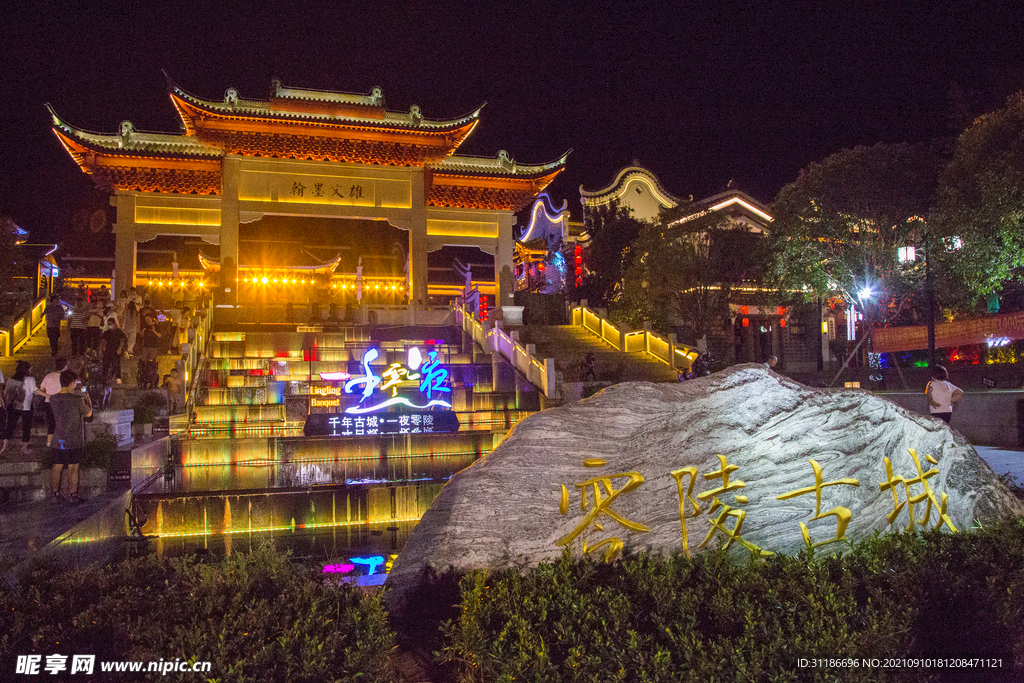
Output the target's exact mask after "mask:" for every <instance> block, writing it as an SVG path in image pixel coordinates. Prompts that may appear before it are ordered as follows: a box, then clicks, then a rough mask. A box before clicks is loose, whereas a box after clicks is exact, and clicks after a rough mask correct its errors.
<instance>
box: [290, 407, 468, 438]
mask: <svg viewBox="0 0 1024 683" xmlns="http://www.w3.org/2000/svg"><path fill="white" fill-rule="evenodd" d="M457 431H459V416H458V415H456V414H455V413H454V412H452V411H450V410H431V411H426V412H396V413H376V414H373V415H349V414H346V413H314V414H312V415H308V416H307V417H306V425H305V427H304V428H303V433H304V434H305V435H306V436H382V435H391V434H442V433H446V432H457Z"/></svg>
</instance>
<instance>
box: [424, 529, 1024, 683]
mask: <svg viewBox="0 0 1024 683" xmlns="http://www.w3.org/2000/svg"><path fill="white" fill-rule="evenodd" d="M1022 616H1024V524H1021V523H1020V522H1017V523H1007V524H1003V525H996V526H993V527H991V528H988V529H981V530H976V531H973V532H970V533H960V534H942V533H938V532H931V533H925V534H919V535H910V534H903V535H886V536H877V537H875V538H874V539H871V540H868V541H865V542H863V543H860V544H858V545H856V546H855V547H854V548H853V549H852V551H851V552H849V553H848V554H846V555H844V556H842V557H836V556H824V555H822V554H821V552H820V550H819V555H818V557H817V558H815V557H813V556H811V557H809V556H808V554H807V553H803V554H801V555H800V556H798V557H786V556H775V557H771V558H768V559H767V560H763V561H750V562H746V561H741V562H736V561H735V557H734V556H733V557H727V556H726V555H725V554H724V553H722V552H713V553H708V554H704V555H701V556H698V557H696V558H695V559H688V558H685V557H682V556H678V555H677V556H672V557H667V558H659V557H654V556H650V555H635V556H631V557H624V558H622V559H620V560H619V561H618V562H617V563H616V564H614V565H603V564H598V563H596V562H593V561H590V560H587V559H584V560H573V559H571V558H569V557H568V556H567V555H564V556H563V557H562V559H560V560H559V561H557V562H554V563H552V564H545V565H542V566H540V567H539V568H537V569H536V570H531V571H528V572H525V573H522V574H520V573H519V572H517V571H503V572H499V573H495V574H491V575H486V574H484V573H480V572H478V573H473V574H470V575H468V576H466V577H465V578H464V579H463V583H462V601H461V613H460V616H459V617H458V618H457V619H454V620H452V621H450V622H448V623H447V624H446V625H445V643H446V644H445V646H444V647H443V649H442V651H441V652H440V653H438V654H439V657H440V658H441V659H443V660H445V661H447V662H448V664H449V666H451V667H453V669H454V671H455V674H456V676H457V678H458V679H459V680H463V681H513V680H514V681H588V682H590V681H645V682H646V681H652V682H653V681H672V682H673V683H676V682H680V681H694V682H697V681H700V682H707V681H715V682H720V681H765V682H768V681H771V682H776V681H778V682H781V681H830V682H831V681H901V682H903V681H947V680H948V681H968V680H992V681H1009V680H1020V679H1021V678H1022V667H1021V665H1022V664H1024V625H1022ZM965 655H970V656H973V657H985V656H988V657H1002V660H1003V662H1002V667H1003V668H1002V669H1001V670H1000V669H995V670H992V669H989V670H981V669H957V670H952V669H940V668H937V667H932V668H922V667H907V668H888V669H887V668H884V666H880V667H876V668H864V667H863V666H861V667H856V668H839V667H834V668H829V669H821V668H818V669H814V668H810V667H807V668H800V667H799V666H798V664H799V660H800V659H801V658H803V659H808V660H813V659H822V658H826V659H827V658H832V659H843V658H856V660H858V662H863V660H864V659H868V660H870V659H878V660H882V661H883V662H884V660H885V659H886V658H900V659H905V658H914V657H952V656H965Z"/></svg>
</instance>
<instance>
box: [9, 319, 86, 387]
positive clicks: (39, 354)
mask: <svg viewBox="0 0 1024 683" xmlns="http://www.w3.org/2000/svg"><path fill="white" fill-rule="evenodd" d="M59 348H60V353H61V355H63V356H64V357H65V358H69V357H70V355H71V336H70V335H69V334H68V330H67V327H66V326H65V327H64V329H63V330H62V334H61V339H60V347H59ZM19 360H25V361H28V362H29V363H30V364H31V366H32V370H31V372H32V376H33V377H35V378H36V381H37V382H38V381H39V380H41V379H42V378H43V375H45V374H46V373H48V372H50V371H51V370H53V360H52V359H51V358H50V340H49V339H48V338H47V336H46V328H42V329H40V330H39V332H38V333H37V334H35V335H33V336H31V337H29V339H28V341H26V342H25V343H24V344H23V345H22V346H21V348H20V349H18V351H17V352H16V353H14V354H13V355H11V356H2V357H0V371H2V372H3V373H4V378H5V379H6V378H8V377H10V376H11V375H13V374H14V366H15V364H16V363H17V362H18V361H19Z"/></svg>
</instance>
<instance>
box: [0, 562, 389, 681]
mask: <svg viewBox="0 0 1024 683" xmlns="http://www.w3.org/2000/svg"><path fill="white" fill-rule="evenodd" d="M394 646H395V636H394V633H393V632H392V631H391V629H390V627H389V626H388V622H387V614H386V612H385V610H384V607H383V604H382V602H381V599H380V596H374V597H366V596H364V595H363V594H362V592H361V591H360V590H359V589H358V588H354V587H350V586H348V585H341V586H339V585H336V584H334V583H331V582H329V581H325V580H324V579H323V578H322V576H320V575H318V574H316V573H315V571H314V570H308V569H305V568H303V567H301V566H299V565H298V564H293V563H292V562H291V561H290V559H289V558H288V556H287V555H284V554H280V553H278V552H276V551H274V550H269V549H268V550H261V551H257V552H254V553H252V554H249V555H246V554H236V555H233V556H232V557H230V558H225V559H223V560H221V561H218V562H214V563H205V562H202V561H199V560H197V559H195V558H194V557H193V558H191V559H183V560H169V561H163V560H159V559H157V558H155V557H153V556H148V557H145V558H141V559H135V560H129V561H126V562H122V563H117V564H113V565H110V566H106V567H104V566H99V565H92V566H87V567H84V568H71V567H66V568H61V567H55V566H38V567H36V568H35V569H34V570H32V572H31V573H30V574H28V575H26V576H24V577H22V578H21V579H20V580H19V581H18V582H17V583H16V584H15V585H14V586H13V587H12V586H5V585H2V584H0V655H2V656H0V667H2V669H0V670H2V671H3V672H4V674H3V676H0V678H3V677H4V676H9V675H12V674H13V672H14V670H15V658H16V656H17V655H27V654H41V655H43V662H44V663H45V661H46V660H45V657H46V655H50V654H58V653H59V654H66V655H71V654H95V655H96V662H97V664H96V672H95V674H94V677H96V678H97V679H101V678H102V676H101V675H100V672H99V662H100V661H128V660H134V661H147V662H148V661H158V660H160V659H164V660H173V659H175V658H176V657H181V658H183V659H195V660H197V661H209V662H211V663H212V671H211V673H210V674H206V675H205V676H203V675H200V674H197V673H187V674H186V673H179V674H175V673H171V674H168V675H167V676H156V678H157V679H159V680H166V681H174V680H182V681H189V682H191V683H195V682H196V681H201V680H206V679H207V677H209V679H210V680H219V681H245V682H246V683H248V682H250V681H310V682H314V681H315V682H316V683H320V682H322V681H356V680H358V681H387V680H391V678H392V675H391V666H390V657H391V654H392V650H393V649H394ZM68 661H69V662H70V658H69V659H68ZM108 675H114V676H117V675H120V676H121V678H123V679H124V680H128V678H131V675H130V674H108ZM150 676H152V674H150ZM42 677H43V678H50V676H49V675H44V676H42ZM77 677H78V676H73V677H71V679H74V678H77ZM28 678H32V677H28ZM86 678H89V676H86ZM4 680H7V679H6V678H4ZM26 680H27V679H26ZM119 680H120V679H119ZM139 680H141V679H139ZM146 680H149V679H148V678H146Z"/></svg>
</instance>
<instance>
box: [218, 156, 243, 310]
mask: <svg viewBox="0 0 1024 683" xmlns="http://www.w3.org/2000/svg"><path fill="white" fill-rule="evenodd" d="M239 165H240V158H239V157H237V156H234V155H228V156H225V157H224V166H223V169H224V170H223V174H222V177H221V201H220V301H221V303H225V304H235V303H236V302H237V301H238V174H239Z"/></svg>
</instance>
